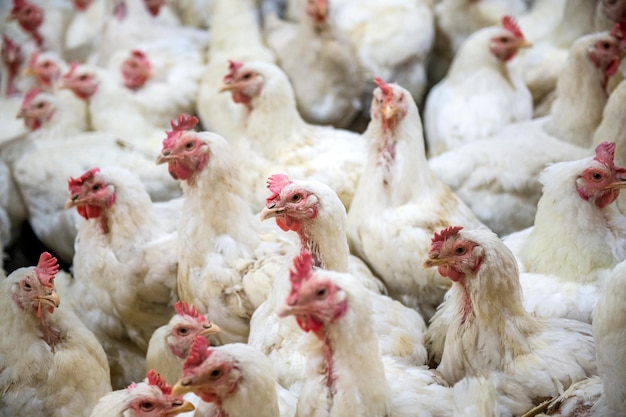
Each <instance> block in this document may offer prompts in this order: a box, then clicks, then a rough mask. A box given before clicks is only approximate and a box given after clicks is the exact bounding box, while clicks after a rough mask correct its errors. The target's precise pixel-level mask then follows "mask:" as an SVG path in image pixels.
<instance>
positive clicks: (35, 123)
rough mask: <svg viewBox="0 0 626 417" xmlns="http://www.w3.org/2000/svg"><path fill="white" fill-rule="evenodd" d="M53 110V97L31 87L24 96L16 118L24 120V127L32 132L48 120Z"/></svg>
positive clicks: (54, 106) (54, 107) (54, 108)
mask: <svg viewBox="0 0 626 417" xmlns="http://www.w3.org/2000/svg"><path fill="white" fill-rule="evenodd" d="M55 110H56V105H55V98H54V96H52V95H50V94H47V93H44V92H42V91H41V90H40V89H39V88H37V87H33V88H31V89H30V90H28V92H27V93H26V94H25V95H24V99H23V100H22V106H21V107H20V111H19V112H18V114H17V117H18V118H22V119H24V125H25V126H26V127H27V128H28V129H30V130H31V131H32V130H37V129H39V128H40V127H41V126H42V125H43V124H44V123H46V122H47V121H48V120H50V119H51V118H52V116H53V115H54V112H55Z"/></svg>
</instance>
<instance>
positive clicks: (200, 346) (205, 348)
mask: <svg viewBox="0 0 626 417" xmlns="http://www.w3.org/2000/svg"><path fill="white" fill-rule="evenodd" d="M212 352H213V351H212V350H209V342H208V341H207V340H206V339H205V338H204V337H202V336H196V338H195V340H194V341H193V344H192V345H191V348H190V349H189V356H187V359H185V363H184V364H183V370H186V369H189V368H195V367H197V366H200V365H201V364H202V362H204V360H205V359H206V358H208V357H209V356H210V355H211V353H212Z"/></svg>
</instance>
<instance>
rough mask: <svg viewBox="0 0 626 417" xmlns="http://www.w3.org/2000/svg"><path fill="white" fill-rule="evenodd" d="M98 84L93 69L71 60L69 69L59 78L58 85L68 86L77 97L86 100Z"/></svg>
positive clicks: (94, 91)
mask: <svg viewBox="0 0 626 417" xmlns="http://www.w3.org/2000/svg"><path fill="white" fill-rule="evenodd" d="M98 84H99V80H98V76H97V75H96V74H95V72H94V71H93V70H91V69H90V68H88V67H86V66H84V65H81V64H79V63H77V62H72V63H71V64H70V69H69V71H68V72H67V73H66V74H65V75H63V78H61V83H60V85H59V87H60V88H69V89H70V90H72V91H73V92H74V94H75V95H76V96H77V97H79V98H81V99H83V100H88V99H89V98H90V97H91V96H93V95H94V94H95V93H96V91H98Z"/></svg>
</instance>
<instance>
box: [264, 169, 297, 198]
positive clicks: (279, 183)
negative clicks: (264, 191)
mask: <svg viewBox="0 0 626 417" xmlns="http://www.w3.org/2000/svg"><path fill="white" fill-rule="evenodd" d="M291 183H292V181H291V180H290V179H289V177H288V176H287V175H285V174H273V175H270V177H269V178H268V179H267V188H268V189H269V190H270V191H271V192H272V195H271V196H269V197H267V199H266V200H265V203H266V204H270V203H271V202H272V201H274V200H275V199H276V197H278V195H279V194H280V192H281V191H282V190H283V189H284V188H285V187H286V186H287V185H289V184H291Z"/></svg>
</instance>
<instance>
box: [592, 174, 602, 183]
mask: <svg viewBox="0 0 626 417" xmlns="http://www.w3.org/2000/svg"><path fill="white" fill-rule="evenodd" d="M602 179H603V176H602V174H601V173H599V172H593V173H592V174H591V180H592V181H595V182H600V181H602Z"/></svg>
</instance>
